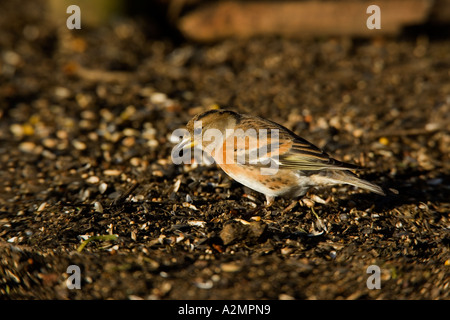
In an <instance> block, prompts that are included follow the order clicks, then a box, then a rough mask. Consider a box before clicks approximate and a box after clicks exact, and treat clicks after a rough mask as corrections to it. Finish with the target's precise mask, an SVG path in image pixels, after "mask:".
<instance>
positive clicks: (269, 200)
mask: <svg viewBox="0 0 450 320" xmlns="http://www.w3.org/2000/svg"><path fill="white" fill-rule="evenodd" d="M274 202H275V197H273V196H268V195H266V207H267V208H269V207H270V206H271V205H272V204H273V203H274Z"/></svg>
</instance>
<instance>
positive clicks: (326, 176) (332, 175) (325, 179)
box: [311, 170, 386, 196]
mask: <svg viewBox="0 0 450 320" xmlns="http://www.w3.org/2000/svg"><path fill="white" fill-rule="evenodd" d="M311 178H313V177H311ZM313 179H315V180H317V183H319V184H349V185H352V186H355V187H358V188H362V189H366V190H369V191H371V192H373V193H376V194H379V195H382V196H385V195H386V194H385V193H384V191H383V189H381V188H380V187H379V186H377V185H376V184H373V183H371V182H369V181H366V180H363V179H360V178H358V177H357V176H356V175H355V174H353V173H352V172H350V171H347V170H345V171H344V170H342V171H341V170H327V171H322V172H321V174H320V175H315V177H314V178H313Z"/></svg>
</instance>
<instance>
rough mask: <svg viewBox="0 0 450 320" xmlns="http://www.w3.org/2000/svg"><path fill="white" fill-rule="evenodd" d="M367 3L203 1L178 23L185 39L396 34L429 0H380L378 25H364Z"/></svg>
mask: <svg viewBox="0 0 450 320" xmlns="http://www.w3.org/2000/svg"><path fill="white" fill-rule="evenodd" d="M445 1H447V0H445ZM371 4H372V3H370V2H362V1H354V0H345V1H302V2H296V1H250V2H247V1H246V2H236V1H224V2H215V3H210V4H205V5H203V6H200V7H199V8H197V9H196V10H193V11H192V12H189V13H187V14H186V15H185V16H183V17H181V18H180V20H179V23H178V27H179V29H180V30H181V32H182V33H183V34H184V35H185V36H186V37H187V38H189V39H192V40H195V41H199V42H208V41H216V40H220V39H223V38H228V37H240V38H247V37H251V36H256V35H268V34H272V35H280V36H287V37H316V36H342V35H343V36H360V37H371V36H379V35H396V34H398V33H399V32H400V31H401V29H402V27H404V26H406V25H415V24H421V23H424V22H426V21H427V19H428V17H429V15H430V10H431V8H432V4H433V1H431V0H378V1H376V5H378V6H379V7H380V10H381V29H368V28H367V24H366V22H367V19H368V18H369V16H370V14H368V13H366V11H367V7H368V6H369V5H371Z"/></svg>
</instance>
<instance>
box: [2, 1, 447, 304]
mask: <svg viewBox="0 0 450 320" xmlns="http://www.w3.org/2000/svg"><path fill="white" fill-rule="evenodd" d="M44 9H45V6H44V3H41V2H38V1H2V2H1V4H0V55H1V56H0V71H1V72H0V259H1V260H0V297H1V298H3V299H107V298H112V299H139V298H142V299H449V297H450V277H449V268H450V260H449V259H450V255H449V245H450V232H449V231H450V222H449V211H450V197H449V196H450V156H449V155H450V130H449V128H450V72H449V70H450V42H449V41H448V39H445V38H444V39H442V38H441V39H434V38H432V37H430V36H429V35H427V34H421V33H420V32H417V33H414V34H413V35H411V34H410V35H408V36H402V37H400V38H397V39H376V40H355V39H341V38H333V39H317V40H299V39H283V38H279V37H270V38H256V39H250V40H225V41H221V42H218V43H215V44H210V45H198V44H193V43H189V42H183V41H181V42H180V41H178V40H177V41H172V40H171V38H169V37H164V35H161V36H155V35H157V34H159V31H158V30H153V31H151V32H150V31H148V29H151V28H153V27H152V24H149V23H148V22H145V20H143V19H138V18H136V19H133V18H126V19H125V18H124V19H120V20H116V21H115V22H112V23H111V24H109V25H108V26H104V27H99V28H83V29H82V30H78V31H77V30H73V31H70V30H67V29H66V27H65V26H60V27H59V28H57V27H55V26H54V25H52V24H51V23H50V22H49V21H48V20H47V19H45V18H43V15H42V12H43V10H44ZM216 104H217V105H219V106H221V107H226V108H229V109H232V110H235V111H238V112H241V113H251V114H254V115H259V116H263V117H265V118H268V119H271V120H273V121H276V122H279V123H281V124H283V125H285V126H286V127H288V128H290V129H292V130H293V131H294V132H296V133H297V134H299V135H300V136H302V137H304V138H306V139H307V140H309V141H311V142H313V143H314V144H316V145H318V146H320V147H322V148H324V149H325V150H326V151H327V152H328V153H330V154H331V155H333V156H334V157H335V158H338V159H340V160H344V161H349V162H353V163H357V164H359V165H362V166H364V167H366V168H367V169H366V170H364V171H362V172H361V173H360V175H361V176H362V177H363V178H365V179H367V180H369V181H372V182H374V183H377V184H379V185H380V186H382V187H383V188H384V189H385V190H387V193H388V194H387V196H386V197H382V196H378V195H375V194H369V193H367V192H364V191H361V190H357V189H354V188H352V187H348V186H338V187H335V188H323V189H317V190H312V191H311V192H310V193H309V194H308V195H307V196H306V197H305V199H302V200H301V201H299V202H298V201H297V202H296V203H293V201H294V200H293V199H277V201H276V202H275V204H274V205H273V206H272V207H270V208H265V207H264V196H263V195H262V194H258V193H255V192H253V191H251V190H249V189H247V188H245V187H243V186H242V185H240V184H239V183H237V182H234V181H232V180H231V179H230V178H228V177H227V176H226V175H225V174H224V173H223V172H222V171H221V170H220V169H219V168H217V167H216V166H200V165H197V166H195V165H180V166H177V165H174V164H173V163H172V161H171V157H170V154H171V150H172V148H173V146H174V144H173V143H172V142H171V139H170V135H171V133H172V132H173V130H175V129H177V128H182V127H183V126H184V125H185V124H186V122H187V121H188V120H189V119H190V118H191V117H192V116H193V115H194V114H196V113H198V112H201V111H203V110H207V109H209V108H211V107H213V106H214V105H216ZM289 206H290V207H289ZM315 213H316V214H317V216H318V217H316V215H315ZM109 234H113V235H117V239H116V240H112V241H111V240H101V239H99V240H97V241H91V242H89V243H88V244H87V245H86V247H84V249H83V250H82V251H81V252H77V248H79V246H80V244H81V243H82V242H83V241H84V240H85V239H87V238H88V237H89V236H102V235H109ZM69 265H77V266H79V267H80V269H81V290H76V289H73V290H70V289H68V288H67V286H66V279H67V278H68V277H69V276H70V274H68V273H67V272H66V271H67V267H68V266H69ZM370 265H376V266H378V267H379V268H380V270H381V289H373V290H370V289H369V288H368V287H367V279H368V278H369V276H370V275H371V274H368V273H367V268H368V267H369V266H370Z"/></svg>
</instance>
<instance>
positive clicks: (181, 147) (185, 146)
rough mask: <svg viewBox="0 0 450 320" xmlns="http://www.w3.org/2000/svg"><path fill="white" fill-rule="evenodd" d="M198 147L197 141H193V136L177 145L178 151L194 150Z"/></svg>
mask: <svg viewBox="0 0 450 320" xmlns="http://www.w3.org/2000/svg"><path fill="white" fill-rule="evenodd" d="M196 145H197V141H195V140H194V139H192V137H191V136H187V137H185V138H184V139H183V140H181V141H180V143H179V144H178V145H177V149H178V150H187V149H192V148H193V147H195V146H196Z"/></svg>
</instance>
